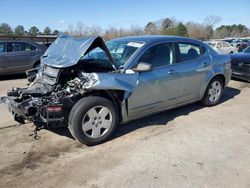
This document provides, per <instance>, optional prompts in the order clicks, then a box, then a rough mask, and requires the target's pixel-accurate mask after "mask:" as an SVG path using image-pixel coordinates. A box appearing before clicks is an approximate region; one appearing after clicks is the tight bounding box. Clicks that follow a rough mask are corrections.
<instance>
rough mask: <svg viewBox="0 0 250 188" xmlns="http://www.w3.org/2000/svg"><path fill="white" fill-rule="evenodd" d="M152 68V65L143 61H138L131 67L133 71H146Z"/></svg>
mask: <svg viewBox="0 0 250 188" xmlns="http://www.w3.org/2000/svg"><path fill="white" fill-rule="evenodd" d="M151 70H152V65H151V64H149V63H145V62H140V63H139V64H138V65H137V67H135V68H134V69H133V71H136V72H146V71H151Z"/></svg>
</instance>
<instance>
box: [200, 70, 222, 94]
mask: <svg viewBox="0 0 250 188" xmlns="http://www.w3.org/2000/svg"><path fill="white" fill-rule="evenodd" d="M217 77H219V78H220V79H221V80H222V83H223V88H225V86H226V76H225V75H224V74H223V73H221V72H218V73H216V74H213V76H211V75H210V76H209V78H208V79H206V81H205V83H206V84H204V85H203V87H202V88H201V90H200V98H201V99H202V98H203V96H204V94H205V92H206V90H207V87H208V85H209V83H210V82H211V80H212V79H214V78H217Z"/></svg>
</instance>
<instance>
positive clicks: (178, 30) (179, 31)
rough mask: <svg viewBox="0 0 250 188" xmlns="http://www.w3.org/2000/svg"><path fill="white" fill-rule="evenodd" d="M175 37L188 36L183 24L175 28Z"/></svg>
mask: <svg viewBox="0 0 250 188" xmlns="http://www.w3.org/2000/svg"><path fill="white" fill-rule="evenodd" d="M175 35H177V36H183V37H187V36H188V32H187V28H186V26H185V25H183V23H179V24H178V25H177V26H176V27H175Z"/></svg>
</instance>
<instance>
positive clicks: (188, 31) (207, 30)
mask: <svg viewBox="0 0 250 188" xmlns="http://www.w3.org/2000/svg"><path fill="white" fill-rule="evenodd" d="M220 21H221V18H220V17H218V16H213V15H212V16H208V17H206V18H205V19H204V21H203V23H195V22H191V21H190V22H186V23H183V22H181V21H178V20H176V19H174V18H164V19H160V20H158V21H150V22H148V23H147V24H146V25H145V26H144V27H141V26H138V25H131V26H130V27H129V28H117V27H114V26H110V27H108V28H107V29H102V28H101V27H99V26H91V27H89V26H87V25H85V24H84V23H82V22H78V23H76V24H75V25H73V24H70V25H69V26H68V28H67V29H66V30H65V31H64V32H65V33H68V34H70V35H73V36H78V37H89V36H97V35H100V36H103V37H104V38H105V39H106V40H109V39H112V38H117V37H122V36H131V35H175V36H184V37H191V38H197V39H201V40H208V39H213V38H227V37H247V36H250V30H249V28H248V27H247V26H245V25H242V24H233V25H221V26H219V27H217V28H215V25H216V24H218V23H219V22H220ZM42 34H43V35H57V34H58V30H54V31H52V30H51V29H50V28H49V27H45V28H44V30H43V31H39V29H38V28H37V27H36V26H32V27H31V28H30V29H29V30H28V31H26V30H25V29H24V27H23V26H22V25H18V26H16V27H15V28H14V29H13V28H11V26H10V25H9V24H7V23H2V24H0V35H15V36H37V35H42Z"/></svg>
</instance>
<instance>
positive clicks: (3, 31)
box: [0, 23, 13, 35]
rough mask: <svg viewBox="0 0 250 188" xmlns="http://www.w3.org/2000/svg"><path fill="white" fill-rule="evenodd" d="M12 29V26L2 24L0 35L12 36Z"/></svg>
mask: <svg viewBox="0 0 250 188" xmlns="http://www.w3.org/2000/svg"><path fill="white" fill-rule="evenodd" d="M12 33H13V32H12V29H11V26H10V25H9V24H7V23H1V24H0V35H11V34H12Z"/></svg>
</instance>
